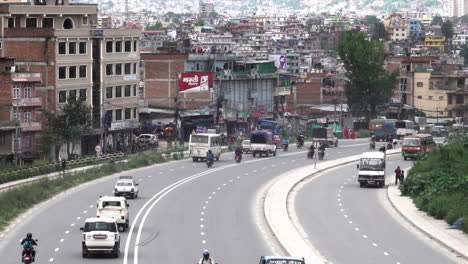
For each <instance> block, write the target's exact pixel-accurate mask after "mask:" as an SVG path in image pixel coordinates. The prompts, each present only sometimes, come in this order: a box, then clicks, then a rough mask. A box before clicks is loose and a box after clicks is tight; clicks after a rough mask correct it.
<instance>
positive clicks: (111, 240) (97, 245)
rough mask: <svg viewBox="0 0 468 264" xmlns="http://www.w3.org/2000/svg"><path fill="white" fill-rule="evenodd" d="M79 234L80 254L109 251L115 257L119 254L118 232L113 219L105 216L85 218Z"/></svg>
mask: <svg viewBox="0 0 468 264" xmlns="http://www.w3.org/2000/svg"><path fill="white" fill-rule="evenodd" d="M80 230H81V231H83V235H82V236H81V245H82V256H83V258H87V257H89V256H90V254H91V253H109V254H112V256H114V257H115V258H118V257H119V255H120V234H119V230H118V228H117V223H116V222H115V219H112V218H107V217H99V218H88V219H86V220H85V225H84V227H82V228H80Z"/></svg>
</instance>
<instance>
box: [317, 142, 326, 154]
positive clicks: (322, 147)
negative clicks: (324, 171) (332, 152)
mask: <svg viewBox="0 0 468 264" xmlns="http://www.w3.org/2000/svg"><path fill="white" fill-rule="evenodd" d="M318 151H319V153H320V152H321V153H323V156H325V144H323V143H321V144H320V147H319V148H318Z"/></svg>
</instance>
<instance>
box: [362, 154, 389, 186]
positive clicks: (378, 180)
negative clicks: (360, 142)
mask: <svg viewBox="0 0 468 264" xmlns="http://www.w3.org/2000/svg"><path fill="white" fill-rule="evenodd" d="M357 168H358V182H359V186H360V187H361V188H362V187H365V186H367V185H369V184H375V185H378V186H380V187H381V188H383V187H384V186H385V153H382V152H364V153H362V154H361V157H360V159H359V164H358V165H357Z"/></svg>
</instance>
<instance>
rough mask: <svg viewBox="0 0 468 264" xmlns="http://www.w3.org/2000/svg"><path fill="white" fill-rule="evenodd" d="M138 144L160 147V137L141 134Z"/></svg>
mask: <svg viewBox="0 0 468 264" xmlns="http://www.w3.org/2000/svg"><path fill="white" fill-rule="evenodd" d="M137 142H138V143H140V144H149V145H159V142H158V137H156V135H153V134H141V135H139V136H138V137H137Z"/></svg>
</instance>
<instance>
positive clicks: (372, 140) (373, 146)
mask: <svg viewBox="0 0 468 264" xmlns="http://www.w3.org/2000/svg"><path fill="white" fill-rule="evenodd" d="M369 146H370V148H371V149H375V136H374V135H372V137H371V139H370V142H369Z"/></svg>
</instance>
